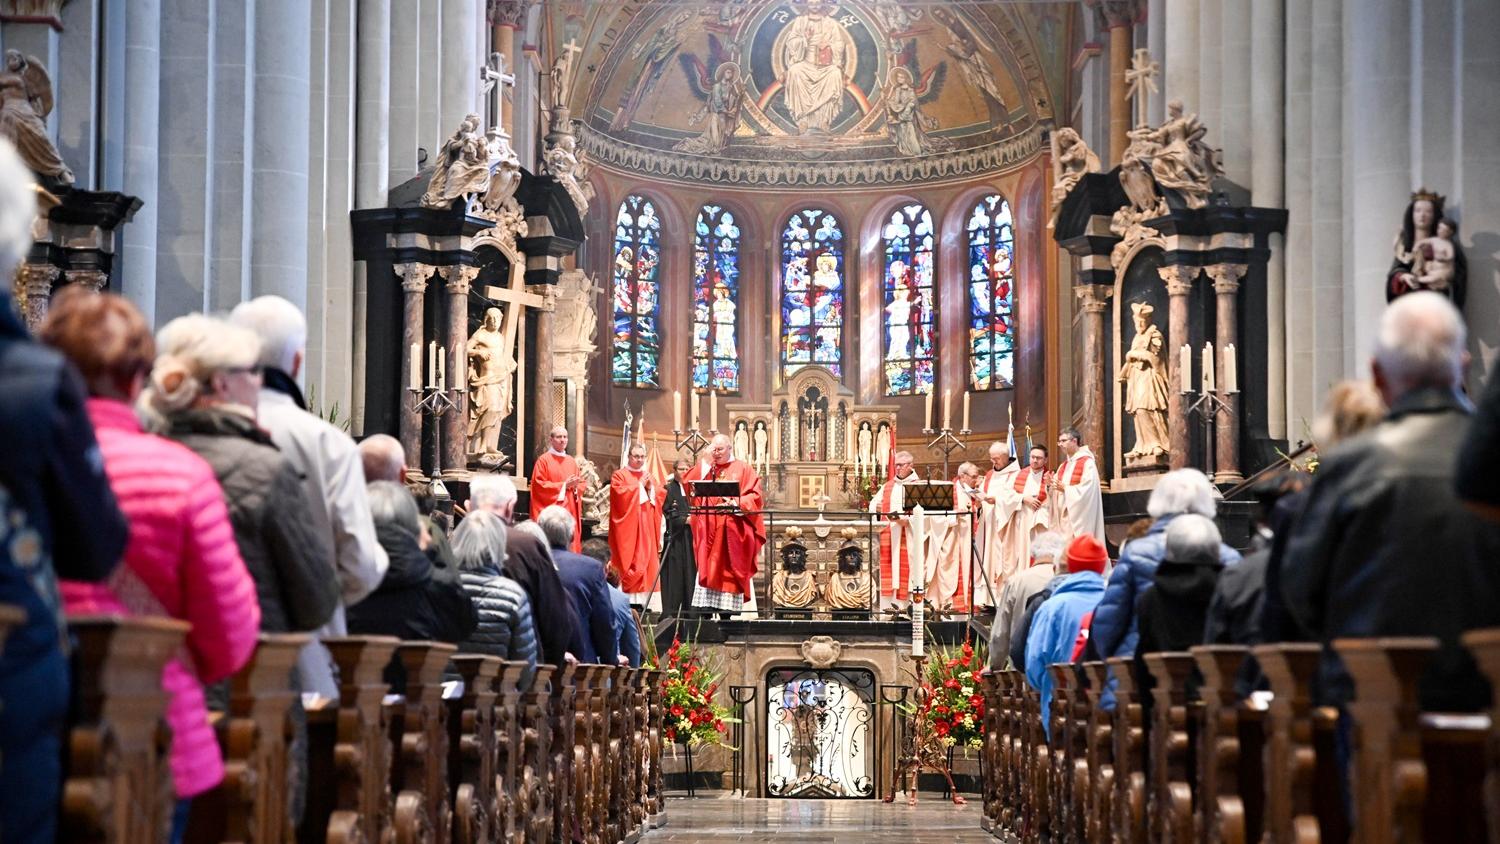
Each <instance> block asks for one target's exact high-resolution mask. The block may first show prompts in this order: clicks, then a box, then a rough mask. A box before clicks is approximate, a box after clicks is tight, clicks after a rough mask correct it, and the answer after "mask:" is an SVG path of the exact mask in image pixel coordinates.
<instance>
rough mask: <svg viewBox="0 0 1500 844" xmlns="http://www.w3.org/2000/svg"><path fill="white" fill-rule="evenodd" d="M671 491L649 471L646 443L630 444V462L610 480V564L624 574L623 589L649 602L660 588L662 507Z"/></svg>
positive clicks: (636, 600)
mask: <svg viewBox="0 0 1500 844" xmlns="http://www.w3.org/2000/svg"><path fill="white" fill-rule="evenodd" d="M666 498H667V490H666V487H665V486H664V485H663V484H662V483H661V482H660V480H659V479H658V478H655V477H653V476H652V474H651V473H650V472H648V471H646V446H645V445H644V444H641V443H636V444H635V445H633V446H631V447H630V462H629V463H627V464H626V466H625V468H623V469H618V470H616V471H615V473H614V475H613V476H612V477H611V478H610V479H609V558H610V559H609V563H610V565H612V566H614V567H615V570H617V571H618V572H619V573H620V589H621V591H623V592H624V593H625V594H626V595H627V596H629V597H630V599H631V602H632V603H639V604H645V603H646V602H647V600H649V599H650V597H651V593H652V592H656V591H659V587H658V586H657V585H656V568H657V565H658V563H659V558H660V556H661V507H662V503H663V502H664V501H666Z"/></svg>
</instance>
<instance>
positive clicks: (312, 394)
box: [307, 384, 354, 434]
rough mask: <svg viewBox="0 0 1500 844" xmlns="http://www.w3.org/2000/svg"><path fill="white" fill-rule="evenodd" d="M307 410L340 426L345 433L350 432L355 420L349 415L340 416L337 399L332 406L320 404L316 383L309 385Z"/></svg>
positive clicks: (337, 426) (325, 420)
mask: <svg viewBox="0 0 1500 844" xmlns="http://www.w3.org/2000/svg"><path fill="white" fill-rule="evenodd" d="M307 410H308V412H310V413H311V414H312V415H314V416H316V417H318V418H319V419H322V420H323V421H324V422H327V423H328V424H330V425H332V426H333V427H335V428H338V429H339V430H340V431H343V432H344V433H346V434H347V433H349V425H350V424H351V423H352V422H353V421H354V420H353V419H352V418H350V417H348V416H343V417H340V416H339V403H338V402H337V401H335V402H334V403H333V404H332V405H331V406H330V407H327V408H323V407H319V406H318V387H317V385H316V384H309V385H307Z"/></svg>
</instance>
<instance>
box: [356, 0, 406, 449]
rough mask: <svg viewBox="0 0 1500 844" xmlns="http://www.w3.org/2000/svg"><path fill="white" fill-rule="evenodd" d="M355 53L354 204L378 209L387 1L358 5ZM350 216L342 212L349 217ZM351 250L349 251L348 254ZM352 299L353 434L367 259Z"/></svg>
mask: <svg viewBox="0 0 1500 844" xmlns="http://www.w3.org/2000/svg"><path fill="white" fill-rule="evenodd" d="M357 38H358V42H357V45H356V51H355V61H356V63H355V68H356V70H355V95H356V97H357V98H358V99H357V102H358V105H357V107H356V108H355V110H354V119H355V125H354V133H355V148H354V207H355V208H381V207H384V206H385V204H386V197H387V195H388V194H389V192H390V171H391V136H392V134H394V133H393V132H388V131H387V128H386V127H388V126H390V125H391V120H390V117H391V0H364V2H361V3H360V4H359V26H358V34H357ZM348 219H349V218H348V215H347V214H346V215H345V216H344V220H345V222H346V226H345V227H346V228H347V221H348ZM351 254H352V253H351ZM353 271H354V297H353V298H354V302H353V313H352V314H351V316H350V322H351V323H352V325H351V344H350V345H351V349H350V352H351V354H352V356H353V357H352V363H353V365H352V366H351V367H350V369H351V370H352V378H351V383H350V396H349V417H350V423H351V424H350V429H351V432H352V433H355V434H362V433H364V428H365V367H366V363H365V360H366V358H365V347H366V344H367V343H368V339H369V338H368V337H367V336H366V334H365V330H366V323H367V322H368V320H369V302H370V285H369V277H368V275H367V273H368V272H369V263H368V262H366V261H359V262H357V263H355V264H354V266H353Z"/></svg>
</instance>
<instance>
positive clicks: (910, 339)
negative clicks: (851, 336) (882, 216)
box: [881, 204, 937, 396]
mask: <svg viewBox="0 0 1500 844" xmlns="http://www.w3.org/2000/svg"><path fill="white" fill-rule="evenodd" d="M881 237H882V240H883V242H884V244H885V343H884V345H885V394H886V395H888V396H909V395H913V394H916V393H928V392H931V391H932V381H933V350H934V349H935V348H936V347H937V340H936V336H935V335H936V326H935V325H934V322H935V316H934V314H935V311H936V308H935V306H934V303H933V294H932V260H933V259H932V256H933V248H932V247H933V240H932V214H930V213H928V211H927V209H926V208H925V207H924V206H922V205H915V204H914V205H906V206H903V207H901V208H898V209H896V210H895V211H894V212H892V213H891V217H890V219H889V220H888V221H886V224H885V228H884V229H882V231H881Z"/></svg>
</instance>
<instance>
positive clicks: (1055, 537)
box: [1031, 530, 1063, 563]
mask: <svg viewBox="0 0 1500 844" xmlns="http://www.w3.org/2000/svg"><path fill="white" fill-rule="evenodd" d="M1062 553H1063V536H1062V534H1060V533H1056V532H1054V531H1050V530H1049V531H1047V532H1046V533H1039V534H1037V535H1036V536H1035V537H1034V538H1032V540H1031V559H1032V560H1034V561H1036V562H1041V561H1043V560H1046V561H1048V562H1054V563H1055V562H1057V561H1058V560H1060V559H1062Z"/></svg>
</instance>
